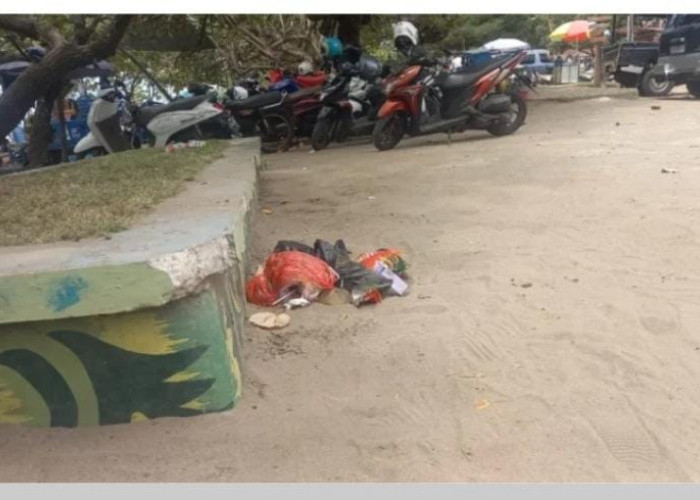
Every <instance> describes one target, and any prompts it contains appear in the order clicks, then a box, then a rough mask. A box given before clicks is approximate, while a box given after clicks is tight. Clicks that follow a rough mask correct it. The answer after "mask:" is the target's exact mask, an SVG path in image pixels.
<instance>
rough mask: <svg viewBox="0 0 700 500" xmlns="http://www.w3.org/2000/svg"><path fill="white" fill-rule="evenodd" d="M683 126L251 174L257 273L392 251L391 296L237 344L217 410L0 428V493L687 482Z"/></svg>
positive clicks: (688, 174) (692, 375)
mask: <svg viewBox="0 0 700 500" xmlns="http://www.w3.org/2000/svg"><path fill="white" fill-rule="evenodd" d="M652 105H660V106H661V109H660V110H652V109H651V106H652ZM699 126H700V101H693V100H688V99H685V98H684V96H682V95H680V96H676V97H675V98H673V99H666V100H642V99H610V98H604V99H602V100H601V99H598V100H588V101H577V102H570V103H566V104H564V103H556V102H537V103H534V104H533V106H532V108H531V110H530V115H529V118H528V122H527V124H526V125H525V127H524V128H523V129H522V130H521V131H520V132H519V133H518V134H516V135H514V136H512V137H507V138H497V139H496V138H490V137H489V136H488V135H487V134H485V133H480V132H475V133H468V134H464V135H461V136H456V137H455V140H453V142H452V144H448V143H447V139H446V136H443V135H438V136H432V137H429V138H422V139H416V140H410V141H406V142H404V143H402V144H401V145H400V147H399V148H398V149H397V150H395V151H392V152H387V153H378V152H376V151H375V150H374V148H373V147H372V146H371V145H370V144H367V143H366V142H365V143H362V142H360V143H359V144H353V145H350V146H342V147H334V148H332V149H331V150H329V151H325V152H321V153H316V154H309V153H308V151H306V150H302V151H297V152H291V153H287V154H283V155H276V156H273V157H269V160H268V161H269V167H270V168H269V170H267V171H266V172H264V174H263V179H262V195H261V207H267V208H270V209H271V210H272V211H273V213H272V214H271V215H263V214H260V215H259V216H258V217H257V221H256V228H255V242H254V253H253V255H254V258H255V259H256V260H262V259H263V258H264V257H265V254H266V252H267V251H269V250H270V249H271V248H272V247H273V245H274V244H275V242H276V241H277V240H278V239H288V238H291V239H298V240H305V241H307V242H310V243H311V242H313V240H314V239H315V238H317V237H322V238H326V239H334V238H344V239H345V241H346V243H347V244H348V246H349V247H350V248H351V249H352V250H354V251H355V252H361V251H364V250H372V249H375V248H377V247H381V246H396V247H401V248H403V249H404V250H405V252H406V254H407V258H408V260H409V262H410V265H411V268H410V271H411V274H412V276H413V289H412V293H411V295H410V296H409V297H405V298H396V299H390V300H387V301H385V302H384V303H382V304H381V305H379V306H377V307H367V308H363V309H355V308H354V307H352V306H334V307H332V306H323V305H320V304H317V305H314V306H313V307H311V308H309V309H307V310H302V311H295V312H293V320H292V325H291V326H290V327H288V328H287V329H286V330H284V331H283V332H280V333H276V334H271V333H268V332H264V331H260V330H254V329H250V330H249V331H248V333H247V339H246V344H245V348H246V353H245V355H246V359H247V363H246V366H245V371H246V373H247V375H248V376H247V382H246V387H245V392H244V398H243V401H242V403H241V404H240V406H239V407H238V408H237V409H236V410H235V411H233V412H228V413H224V414H216V415H208V416H203V417H198V418H190V419H162V420H158V421H151V422H146V423H142V424H133V425H123V426H113V427H109V428H94V429H81V430H62V429H55V430H40V429H18V428H15V427H3V428H0V480H3V481H697V480H699V479H700V411H699V410H700V385H699V384H698V379H699V378H700V333H698V327H700V319H698V318H700V240H699V239H698V229H697V227H696V226H697V224H698V222H699V218H700V204H699V203H698V201H697V200H698V193H700V161H699V160H700V142H699V141H698V129H699ZM663 167H666V168H674V169H677V170H678V172H677V173H675V174H674V173H669V174H664V173H662V172H661V169H662V168H663Z"/></svg>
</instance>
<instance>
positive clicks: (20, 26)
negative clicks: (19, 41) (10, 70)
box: [0, 16, 132, 137]
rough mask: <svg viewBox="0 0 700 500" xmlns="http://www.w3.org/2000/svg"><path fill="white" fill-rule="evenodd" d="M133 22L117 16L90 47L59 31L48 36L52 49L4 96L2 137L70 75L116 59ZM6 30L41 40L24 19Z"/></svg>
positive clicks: (0, 107) (0, 109) (1, 97)
mask: <svg viewBox="0 0 700 500" xmlns="http://www.w3.org/2000/svg"><path fill="white" fill-rule="evenodd" d="M9 17H10V16H8V19H9ZM131 18H132V16H116V17H115V18H114V22H113V25H112V26H111V29H110V30H109V31H107V32H106V33H105V35H104V36H101V37H100V38H98V39H96V40H95V41H94V42H93V43H91V44H88V45H77V44H75V43H67V42H66V41H65V40H63V39H62V38H61V37H60V34H57V33H56V32H54V31H55V30H54V31H52V32H51V33H50V34H49V35H47V36H48V37H49V39H50V42H51V43H50V47H51V49H50V50H49V51H48V52H47V53H46V55H45V56H44V57H43V59H42V60H41V61H39V62H38V63H36V64H33V65H31V66H30V67H29V68H27V70H26V71H24V73H22V74H21V75H20V76H19V78H17V80H15V81H14V83H13V84H12V85H10V87H9V88H8V89H6V90H5V92H3V94H2V95H0V137H5V136H6V135H7V134H9V133H10V132H11V131H12V129H14V128H15V127H16V126H17V124H18V123H19V122H20V121H21V120H22V118H23V117H24V115H25V114H26V113H27V111H28V110H29V108H31V107H32V106H33V105H34V102H35V101H36V100H37V99H41V98H43V97H44V96H46V94H47V93H48V92H49V91H50V89H54V88H59V86H60V84H61V82H62V81H63V80H64V79H65V77H66V75H67V74H68V73H70V72H71V71H73V70H74V69H77V68H80V67H81V66H85V65H86V64H90V63H93V62H94V60H95V59H103V58H105V57H109V56H112V55H114V52H115V50H116V47H117V45H118V44H119V42H120V41H121V39H122V37H123V36H124V33H125V32H126V29H127V28H128V26H129V23H130V22H131ZM6 21H7V20H6ZM3 28H4V29H6V30H9V31H15V32H18V33H22V34H24V35H26V36H30V37H32V38H37V36H38V35H37V33H38V31H37V29H36V26H34V25H33V24H32V23H31V22H29V21H26V20H24V19H22V20H16V19H15V20H13V22H9V21H7V22H5V23H4V24H3Z"/></svg>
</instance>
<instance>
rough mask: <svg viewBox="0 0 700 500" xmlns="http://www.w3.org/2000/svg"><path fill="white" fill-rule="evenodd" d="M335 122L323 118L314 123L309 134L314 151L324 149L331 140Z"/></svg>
mask: <svg viewBox="0 0 700 500" xmlns="http://www.w3.org/2000/svg"><path fill="white" fill-rule="evenodd" d="M334 124H335V120H333V119H332V118H323V119H321V120H319V121H317V122H316V125H314V130H313V132H311V147H312V148H313V149H314V151H321V150H322V149H326V148H327V147H328V145H329V144H330V143H331V141H332V140H333V128H334Z"/></svg>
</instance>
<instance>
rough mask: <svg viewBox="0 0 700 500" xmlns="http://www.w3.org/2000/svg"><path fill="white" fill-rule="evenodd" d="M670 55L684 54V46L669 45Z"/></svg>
mask: <svg viewBox="0 0 700 500" xmlns="http://www.w3.org/2000/svg"><path fill="white" fill-rule="evenodd" d="M670 49H671V50H670V51H669V52H670V53H671V54H683V53H684V52H685V44H684V43H682V44H680V45H671V47H670Z"/></svg>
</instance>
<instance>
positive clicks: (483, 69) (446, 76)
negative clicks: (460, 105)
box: [437, 56, 510, 90]
mask: <svg viewBox="0 0 700 500" xmlns="http://www.w3.org/2000/svg"><path fill="white" fill-rule="evenodd" d="M508 58H510V56H502V57H498V58H496V59H493V60H492V61H489V62H488V63H486V64H481V65H479V66H475V67H471V68H470V67H468V68H464V69H461V70H460V71H457V72H455V73H441V74H440V76H439V77H438V78H437V84H438V85H439V86H440V87H442V88H443V89H445V90H449V89H457V88H464V87H469V86H470V85H472V84H473V83H474V82H476V81H477V80H478V79H479V78H481V77H482V76H484V75H485V74H487V73H489V72H491V71H493V70H494V69H496V68H498V67H499V66H501V65H502V64H503V63H504V62H505V61H506V59H508Z"/></svg>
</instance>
